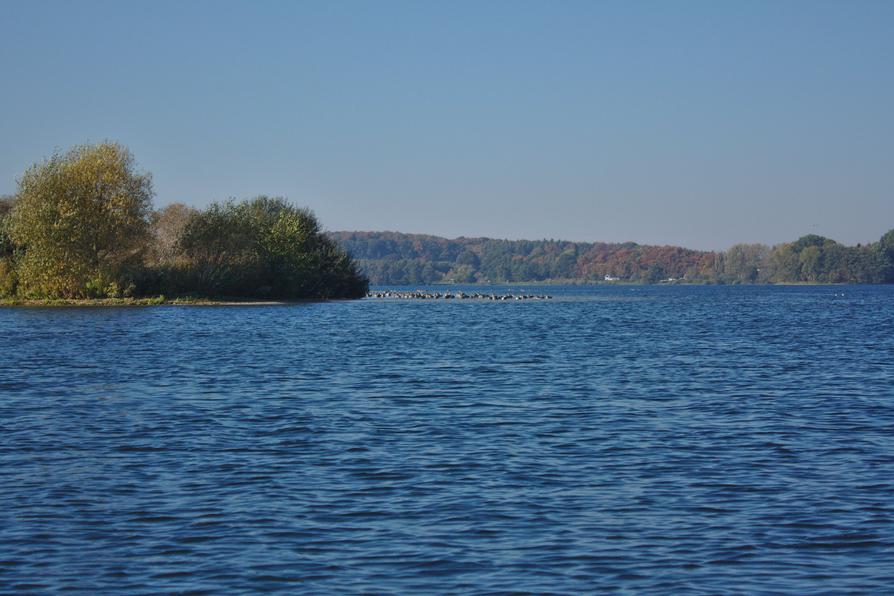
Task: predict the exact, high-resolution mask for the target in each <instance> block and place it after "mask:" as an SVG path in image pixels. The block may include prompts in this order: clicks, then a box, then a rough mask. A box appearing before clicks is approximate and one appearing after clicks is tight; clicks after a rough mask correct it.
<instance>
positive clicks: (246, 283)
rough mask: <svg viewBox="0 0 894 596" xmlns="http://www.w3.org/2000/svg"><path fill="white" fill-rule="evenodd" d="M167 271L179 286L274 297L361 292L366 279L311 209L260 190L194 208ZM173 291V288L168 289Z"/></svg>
mask: <svg viewBox="0 0 894 596" xmlns="http://www.w3.org/2000/svg"><path fill="white" fill-rule="evenodd" d="M177 247H178V249H179V252H178V256H177V258H176V259H175V265H173V266H172V267H170V268H169V269H168V271H167V272H166V276H167V278H168V282H167V285H168V286H169V287H170V288H171V290H173V292H174V293H183V292H185V291H186V292H193V293H199V294H202V295H205V296H233V297H237V296H240V297H270V298H285V299H299V298H357V297H360V296H363V295H364V294H365V293H366V291H367V289H368V282H367V280H366V278H364V277H363V276H362V275H361V274H360V273H359V272H358V270H357V268H356V267H355V265H354V263H353V262H352V261H351V259H350V258H349V257H348V255H347V254H346V253H345V252H344V251H343V250H341V249H340V248H338V246H337V245H336V244H335V243H334V242H333V241H332V240H330V239H329V238H327V237H326V236H324V235H323V234H322V232H321V230H320V225H319V222H318V221H317V219H316V217H315V216H314V215H313V213H311V212H310V211H309V210H307V209H299V208H296V207H293V206H292V205H290V204H289V203H287V202H286V201H285V200H283V199H279V198H275V199H274V198H269V197H264V196H261V197H257V198H255V199H252V200H250V201H244V202H241V203H235V202H232V201H231V202H227V203H214V204H212V205H211V206H210V207H208V208H207V209H206V210H205V211H202V212H197V213H194V214H193V215H192V216H191V218H190V219H189V220H188V221H187V223H186V225H185V226H184V227H183V232H182V235H181V237H180V239H179V241H178V243H177ZM169 291H170V290H169Z"/></svg>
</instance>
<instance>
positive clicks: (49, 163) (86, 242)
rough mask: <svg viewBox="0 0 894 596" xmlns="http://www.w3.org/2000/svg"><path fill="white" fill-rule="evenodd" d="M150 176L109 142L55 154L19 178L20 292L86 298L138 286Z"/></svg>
mask: <svg viewBox="0 0 894 596" xmlns="http://www.w3.org/2000/svg"><path fill="white" fill-rule="evenodd" d="M151 200H152V183H151V178H150V176H149V174H145V173H138V172H136V171H135V170H134V161H133V157H132V156H131V154H130V152H129V151H128V150H127V149H126V148H124V147H123V146H121V145H117V144H114V143H103V144H100V145H83V146H79V147H75V148H74V149H72V150H70V151H68V152H67V153H64V154H59V153H56V154H54V155H53V156H51V157H50V158H49V159H47V160H46V161H44V162H42V163H39V164H36V165H34V166H32V167H31V168H30V169H28V171H26V172H25V174H24V175H23V176H22V178H21V180H20V181H19V189H18V193H17V195H16V205H15V208H14V209H13V210H12V213H11V221H10V228H9V235H10V237H11V239H12V241H13V242H14V243H15V244H16V245H18V246H19V247H21V248H22V249H23V250H24V252H23V255H22V257H21V258H20V259H19V261H18V264H17V271H18V277H19V284H20V287H19V291H20V292H23V293H24V294H25V295H28V296H35V297H48V298H86V297H104V296H110V297H114V296H118V295H121V294H123V293H127V292H128V291H132V286H133V276H134V274H135V272H136V271H137V270H138V269H139V267H140V266H141V264H142V260H143V251H144V248H145V246H146V238H147V231H148V223H149V213H150V210H151Z"/></svg>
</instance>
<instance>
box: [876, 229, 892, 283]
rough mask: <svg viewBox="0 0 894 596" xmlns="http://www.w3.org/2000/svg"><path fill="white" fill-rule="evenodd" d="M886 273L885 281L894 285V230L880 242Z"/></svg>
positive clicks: (879, 247) (879, 248) (880, 251)
mask: <svg viewBox="0 0 894 596" xmlns="http://www.w3.org/2000/svg"><path fill="white" fill-rule="evenodd" d="M878 250H879V253H880V255H881V260H882V263H883V267H884V271H883V276H884V281H885V282H886V283H894V230H889V231H888V233H886V234H885V235H884V236H882V237H881V240H879V242H878Z"/></svg>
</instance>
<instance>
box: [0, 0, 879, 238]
mask: <svg viewBox="0 0 894 596" xmlns="http://www.w3.org/2000/svg"><path fill="white" fill-rule="evenodd" d="M0 77H2V78H0V81H2V83H0V140H2V141H0V194H9V193H13V192H15V188H16V179H17V177H18V176H20V175H21V173H22V172H23V171H24V170H25V169H26V168H27V167H28V166H29V165H31V164H33V163H35V162H37V161H40V160H42V159H44V158H46V157H47V156H49V155H51V154H52V153H53V152H54V151H56V150H63V151H64V150H65V149H67V148H69V147H71V146H73V145H76V144H81V143H88V142H91V143H92V142H100V141H104V140H113V141H118V142H120V143H123V144H124V145H126V146H128V147H129V148H130V150H131V151H132V152H133V154H134V156H135V158H136V161H137V163H138V165H139V167H140V169H142V170H147V171H149V172H151V173H152V174H153V180H154V187H155V190H156V199H155V204H156V206H159V207H160V206H163V205H166V204H169V203H172V202H184V203H187V204H189V205H194V206H197V207H201V206H203V205H207V204H208V203H209V202H211V201H215V200H226V199H228V198H237V199H242V198H247V197H251V196H256V195H259V194H266V195H270V196H284V197H287V198H288V199H290V200H291V201H292V202H294V203H296V204H298V205H302V206H308V207H310V208H311V209H313V210H314V211H315V212H316V213H317V215H318V216H319V217H320V219H321V221H322V223H323V225H324V227H325V228H326V229H329V230H392V231H400V232H411V233H427V234H435V235H440V236H447V237H457V236H488V237H495V238H511V239H517V238H527V239H544V238H555V239H566V240H577V241H606V242H615V241H635V242H639V243H644V244H674V245H683V246H688V247H691V248H700V249H724V248H727V247H729V246H731V245H733V244H735V243H739V242H763V243H767V244H775V243H779V242H785V241H791V240H794V239H795V238H797V237H799V236H801V235H803V234H807V233H815V234H822V235H825V236H829V237H831V238H834V239H836V240H838V241H840V242H843V243H846V244H856V243H866V242H872V241H875V240H877V239H878V238H879V237H880V236H881V235H882V234H883V233H884V232H886V231H887V230H889V229H891V228H894V2H890V1H887V0H883V1H869V0H864V1H859V0H842V1H839V2H828V1H824V0H810V1H805V2H798V1H794V0H773V1H767V2H763V1H759V0H749V1H747V2H746V1H740V2H716V1H696V0H673V1H672V0H661V1H645V0H643V1H639V2H634V1H631V0H621V1H617V2H613V1H597V0H586V1H580V2H577V1H573V0H562V1H558V2H556V1H547V0H543V1H539V2H530V1H526V0H513V1H509V2H501V1H496V0H490V1H487V2H481V1H451V2H439V1H436V0H413V1H406V2H400V1H387V0H382V1H376V2H371V1H362V2H361V1H357V2H351V1H341V0H321V1H318V2H309V1H305V2H299V1H274V0H266V1H253V2H250V1H244V2H227V1H217V0H215V1H198V0H194V1H176V2H166V1H160V0H151V1H149V0H145V1H132V2H118V1H112V0H110V1H103V2H96V1H89V0H79V1H78V2H67V1H66V2H48V1H43V0H27V1H26V0H0Z"/></svg>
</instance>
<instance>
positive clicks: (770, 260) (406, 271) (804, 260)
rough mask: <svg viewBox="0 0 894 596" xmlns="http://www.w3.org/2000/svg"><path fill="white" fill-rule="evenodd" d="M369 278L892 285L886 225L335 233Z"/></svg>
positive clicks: (893, 238)
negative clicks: (738, 235)
mask: <svg viewBox="0 0 894 596" xmlns="http://www.w3.org/2000/svg"><path fill="white" fill-rule="evenodd" d="M330 237H331V238H332V239H334V240H335V241H336V242H337V243H338V244H339V245H340V246H341V247H342V248H343V249H345V250H346V251H347V252H348V253H349V254H350V255H352V257H353V258H354V260H355V262H356V263H357V264H358V265H359V267H360V269H361V270H362V271H363V272H364V273H365V274H366V275H367V276H368V277H369V280H370V282H371V283H373V284H395V285H399V284H426V283H498V282H550V281H552V282H563V281H565V282H575V283H592V282H606V281H609V282H619V283H620V282H629V283H706V284H768V283H863V284H878V283H894V230H891V231H889V232H888V233H887V234H885V235H884V236H882V238H881V239H880V240H879V241H878V242H875V243H872V244H865V245H857V246H844V245H842V244H839V243H838V242H835V241H834V240H831V239H829V238H824V237H822V236H817V235H814V234H811V235H808V236H803V237H802V238H799V239H798V240H796V241H795V242H789V243H785V244H779V245H776V246H772V247H770V246H765V245H763V244H738V245H736V246H733V247H732V248H730V249H729V250H727V251H723V252H709V251H698V250H690V249H687V248H681V247H677V246H647V245H641V244H635V243H633V242H626V243H620V244H617V243H616V244H607V243H602V242H596V243H588V242H563V241H559V240H536V241H532V240H493V239H489V238H457V239H455V240H448V239H446V238H439V237H437V236H425V235H419V234H401V233H397V232H333V233H330Z"/></svg>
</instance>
